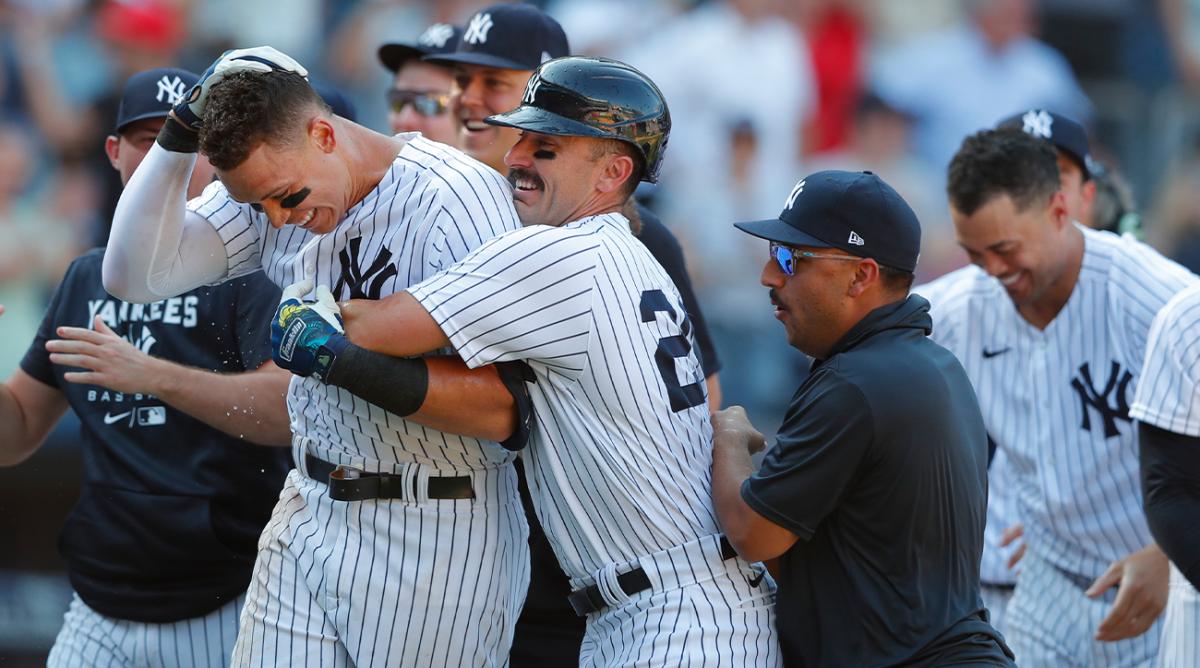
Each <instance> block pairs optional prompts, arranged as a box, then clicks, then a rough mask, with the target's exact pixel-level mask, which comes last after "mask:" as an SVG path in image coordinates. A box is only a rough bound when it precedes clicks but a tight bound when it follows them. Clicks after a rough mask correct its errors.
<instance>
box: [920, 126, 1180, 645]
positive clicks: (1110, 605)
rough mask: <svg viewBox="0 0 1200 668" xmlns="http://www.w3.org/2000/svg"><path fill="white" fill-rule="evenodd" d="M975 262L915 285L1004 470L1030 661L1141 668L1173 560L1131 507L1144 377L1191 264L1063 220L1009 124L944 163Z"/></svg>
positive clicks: (1017, 597)
mask: <svg viewBox="0 0 1200 668" xmlns="http://www.w3.org/2000/svg"><path fill="white" fill-rule="evenodd" d="M948 184H949V185H948V192H949V196H950V204H951V214H952V217H953V218H954V224H955V229H956V232H957V235H958V241H959V244H960V245H961V246H962V247H963V248H964V249H965V250H966V252H967V255H968V257H969V258H970V259H971V261H972V264H973V265H974V266H969V267H967V268H964V269H961V270H959V271H956V272H953V273H951V274H948V275H947V276H944V277H942V278H941V279H938V280H936V281H934V282H933V283H931V284H929V285H928V286H925V287H923V288H921V289H920V291H921V294H923V295H924V296H926V297H927V298H928V299H929V300H930V302H931V303H932V306H933V308H932V314H933V319H934V331H935V332H938V333H939V334H938V335H937V340H938V342H939V343H941V344H942V345H945V346H946V347H947V348H949V349H950V350H952V351H953V352H954V353H955V354H956V356H957V357H958V358H959V360H960V361H961V362H962V364H963V367H964V368H965V369H966V370H967V374H968V376H969V377H970V378H971V382H972V384H973V385H974V387H975V391H976V393H977V394H978V396H979V402H980V406H981V408H982V409H983V416H984V422H985V423H986V426H987V430H988V433H989V435H990V436H991V437H992V439H993V441H994V442H995V444H996V446H997V451H998V452H999V453H1001V454H1003V455H1005V456H1007V457H1008V459H1009V461H1010V462H1011V465H1012V470H1013V478H1014V480H1013V489H1014V498H1015V500H1016V503H1017V510H1018V516H1019V517H1020V518H1021V519H1022V520H1023V521H1024V525H1025V539H1026V541H1027V545H1028V549H1027V552H1026V554H1025V556H1024V558H1023V560H1022V562H1021V572H1020V574H1019V575H1018V578H1017V587H1016V591H1015V593H1014V595H1013V598H1012V600H1011V601H1010V602H1009V605H1008V610H1007V612H1006V619H1005V630H1006V635H1007V637H1008V639H1009V640H1010V644H1011V646H1012V648H1013V651H1014V652H1015V653H1016V656H1017V662H1018V664H1020V665H1022V666H1141V665H1148V664H1149V663H1150V662H1152V661H1153V660H1154V658H1155V656H1156V654H1157V649H1158V636H1159V625H1158V624H1157V623H1156V620H1157V618H1158V615H1159V613H1160V611H1161V610H1162V606H1163V604H1164V603H1165V598H1166V581H1167V566H1166V558H1165V557H1164V556H1163V554H1162V552H1161V550H1159V549H1158V547H1157V546H1156V545H1155V544H1154V542H1153V540H1152V538H1151V536H1150V532H1149V529H1148V528H1147V526H1146V521H1145V518H1144V516H1143V515H1142V510H1141V507H1140V504H1139V503H1138V494H1137V492H1138V466H1137V433H1136V430H1135V429H1134V426H1133V425H1132V424H1131V423H1130V418H1129V401H1130V399H1131V398H1132V396H1133V392H1134V391H1135V390H1136V388H1137V387H1138V379H1139V376H1140V372H1141V368H1142V358H1143V352H1144V349H1145V344H1146V336H1147V332H1148V331H1149V328H1150V323H1151V320H1152V319H1153V317H1154V314H1155V313H1156V312H1157V311H1158V309H1159V308H1160V307H1161V306H1162V305H1163V304H1164V303H1166V301H1167V300H1168V299H1170V297H1171V296H1172V295H1174V294H1175V293H1176V292H1178V291H1179V290H1180V289H1182V288H1183V287H1185V286H1187V285H1189V284H1190V283H1191V282H1192V280H1193V277H1192V276H1191V274H1189V273H1188V272H1187V271H1186V270H1184V269H1183V268H1182V267H1180V266H1179V265H1177V264H1175V263H1173V262H1171V261H1170V260H1167V259H1166V258H1164V257H1162V256H1161V255H1159V254H1158V253H1156V252H1155V251H1154V250H1152V249H1151V248H1149V247H1147V246H1145V245H1143V244H1141V243H1139V242H1137V241H1136V240H1134V239H1132V238H1129V237H1117V236H1116V235H1113V234H1111V233H1107V232H1096V231H1092V230H1089V229H1086V228H1084V227H1083V226H1082V225H1080V224H1078V223H1077V222H1075V221H1073V220H1072V218H1071V215H1070V214H1069V212H1068V209H1067V206H1066V198H1065V196H1064V195H1063V193H1062V191H1061V184H1060V178H1059V172H1058V167H1057V156H1056V155H1055V152H1054V150H1053V149H1052V148H1051V147H1050V146H1049V145H1048V144H1047V143H1046V142H1044V141H1042V140H1041V139H1038V138H1035V137H1032V136H1030V135H1028V134H1025V133H1023V132H1021V131H1019V130H1012V129H1002V130H989V131H984V132H981V133H978V134H976V135H973V136H971V137H968V138H967V139H966V140H965V141H964V142H963V145H962V148H960V149H959V152H958V154H957V155H956V156H955V158H954V160H953V161H952V163H951V165H950V170H949V179H948Z"/></svg>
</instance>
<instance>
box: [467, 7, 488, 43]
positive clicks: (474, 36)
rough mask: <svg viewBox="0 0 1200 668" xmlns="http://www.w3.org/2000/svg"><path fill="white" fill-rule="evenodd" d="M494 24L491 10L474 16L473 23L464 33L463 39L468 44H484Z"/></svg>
mask: <svg viewBox="0 0 1200 668" xmlns="http://www.w3.org/2000/svg"><path fill="white" fill-rule="evenodd" d="M492 25H493V24H492V15H491V13H489V12H484V13H482V14H476V15H475V16H472V17H471V24H470V25H468V26H467V31H466V32H465V33H463V41H464V42H466V43H467V44H483V43H484V42H486V41H487V35H488V31H489V30H491V29H492Z"/></svg>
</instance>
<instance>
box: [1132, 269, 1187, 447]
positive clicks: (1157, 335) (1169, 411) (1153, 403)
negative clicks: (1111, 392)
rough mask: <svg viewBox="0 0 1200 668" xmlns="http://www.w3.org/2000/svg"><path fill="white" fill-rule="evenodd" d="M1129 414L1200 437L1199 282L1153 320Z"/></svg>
mask: <svg viewBox="0 0 1200 668" xmlns="http://www.w3.org/2000/svg"><path fill="white" fill-rule="evenodd" d="M1129 414H1130V415H1131V416H1132V417H1133V418H1135V419H1137V420H1139V421H1141V422H1145V423H1146V424H1150V425H1153V426H1155V427H1158V428H1160V429H1165V430H1167V431H1171V432H1175V433H1177V434H1184V435H1187V436H1200V285H1196V286H1193V287H1191V288H1188V289H1187V290H1184V291H1182V292H1180V293H1179V294H1178V295H1176V296H1175V297H1174V298H1173V299H1171V301H1169V302H1167V304H1166V305H1165V306H1163V308H1162V310H1161V311H1159V313H1158V316H1157V317H1156V318H1155V319H1154V324H1153V326H1151V328H1150V334H1149V344H1148V345H1147V348H1146V360H1145V363H1144V365H1143V366H1142V375H1141V381H1140V382H1139V383H1138V386H1137V392H1136V393H1135V395H1134V399H1133V405H1132V406H1131V407H1130V409H1129Z"/></svg>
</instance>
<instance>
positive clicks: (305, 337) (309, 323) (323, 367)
mask: <svg viewBox="0 0 1200 668" xmlns="http://www.w3.org/2000/svg"><path fill="white" fill-rule="evenodd" d="M312 284H313V282H312V280H311V279H306V280H303V281H300V282H298V283H293V284H291V285H289V286H288V287H286V288H284V290H283V296H282V299H281V300H280V302H279V308H278V309H277V310H276V311H275V317H274V318H273V319H272V320H271V357H272V358H273V359H274V360H275V364H277V365H279V366H280V367H282V368H284V369H288V370H290V371H291V372H292V373H294V374H296V375H297V376H313V377H315V378H316V379H317V380H319V381H321V382H325V380H326V379H327V378H328V377H329V372H330V370H331V369H332V368H333V363H334V361H335V360H336V359H337V356H338V354H339V353H341V352H342V351H344V350H345V349H346V347H347V346H349V345H350V342H349V341H348V340H347V339H346V337H345V336H343V333H344V332H345V329H343V328H342V316H341V315H340V314H339V312H338V305H337V302H336V301H334V299H333V294H331V293H330V292H329V288H328V287H327V286H324V285H319V286H317V293H316V296H317V300H316V301H315V302H305V301H302V300H301V297H303V296H304V295H306V294H308V293H309V291H311V290H312Z"/></svg>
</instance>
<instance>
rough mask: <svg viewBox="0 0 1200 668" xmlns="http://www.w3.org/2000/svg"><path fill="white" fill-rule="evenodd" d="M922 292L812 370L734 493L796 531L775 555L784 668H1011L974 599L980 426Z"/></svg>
mask: <svg viewBox="0 0 1200 668" xmlns="http://www.w3.org/2000/svg"><path fill="white" fill-rule="evenodd" d="M931 329H932V320H931V319H930V317H929V303H928V302H927V301H925V299H924V298H922V297H919V296H915V295H914V296H910V297H909V298H908V299H907V300H904V301H900V302H896V303H893V304H889V305H887V306H884V307H881V308H879V309H876V310H875V311H872V312H871V313H870V314H868V315H867V316H866V317H865V318H864V319H863V320H862V321H861V322H859V323H858V325H856V326H855V327H854V328H853V329H852V330H851V331H850V332H848V333H847V334H846V336H844V337H843V338H842V340H841V341H839V342H838V343H837V344H836V345H835V346H834V348H833V351H832V352H831V354H830V356H829V358H828V359H825V360H819V361H817V362H816V363H814V364H813V369H812V373H811V375H810V376H809V377H808V379H807V380H805V381H804V384H803V385H801V386H800V389H799V390H797V392H796V394H795V396H794V397H793V398H792V403H791V405H790V406H789V408H788V413H787V416H786V418H785V421H784V423H783V426H782V427H781V428H780V430H779V436H778V440H777V442H776V444H775V446H774V447H773V448H772V449H771V451H770V452H768V453H767V456H766V458H765V460H764V461H763V465H762V468H761V469H760V470H759V471H758V473H756V474H755V475H754V476H752V477H751V478H750V479H749V480H747V481H746V482H745V484H743V486H742V497H743V498H744V499H745V500H746V503H748V504H749V505H750V506H751V507H752V508H754V509H755V510H756V511H757V512H759V513H760V514H761V515H763V516H764V517H766V518H767V519H769V520H771V521H772V522H774V523H776V524H778V525H779V526H782V527H784V528H786V529H788V530H790V531H792V532H793V533H795V534H796V535H798V536H799V537H800V540H798V541H797V542H796V543H795V545H793V546H792V548H791V549H789V550H788V551H787V552H786V553H785V554H784V555H783V556H782V557H781V559H780V578H779V594H778V603H777V613H778V615H777V618H778V621H777V625H778V628H779V637H780V643H781V645H782V647H783V655H784V660H785V664H786V665H788V666H856V667H861V668H868V667H870V666H935V665H943V664H948V663H951V662H954V661H961V662H967V661H969V662H972V665H974V664H979V665H1012V663H1011V661H1010V660H1009V658H1008V650H1007V648H1006V647H1004V644H1003V640H1002V639H1001V637H1000V635H999V633H997V632H996V631H995V629H993V628H992V627H991V625H990V624H988V622H987V621H986V612H985V611H984V607H983V603H982V601H981V600H980V596H979V559H980V555H981V552H982V550H983V525H984V518H985V515H986V512H985V511H986V508H987V454H988V453H987V433H986V431H985V430H984V426H983V417H982V416H981V414H980V412H979V405H978V402H977V400H976V398H975V392H974V390H972V388H971V383H970V381H968V380H967V376H966V373H965V372H964V371H963V368H962V366H961V365H960V364H959V363H958V360H956V359H955V358H954V356H953V355H952V354H951V353H950V352H949V351H947V350H946V349H945V348H942V347H941V346H938V345H937V344H935V343H933V342H932V341H930V340H929V339H928V338H927V337H928V335H929V332H930V331H931Z"/></svg>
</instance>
